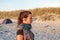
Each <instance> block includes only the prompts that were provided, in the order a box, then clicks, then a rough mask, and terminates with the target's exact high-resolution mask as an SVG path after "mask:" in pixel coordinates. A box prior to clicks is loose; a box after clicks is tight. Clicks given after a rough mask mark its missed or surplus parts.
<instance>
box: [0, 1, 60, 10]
mask: <svg viewBox="0 0 60 40" xmlns="http://www.w3.org/2000/svg"><path fill="white" fill-rule="evenodd" d="M37 7H60V0H0V10H13V9H14V10H17V9H29V8H37Z"/></svg>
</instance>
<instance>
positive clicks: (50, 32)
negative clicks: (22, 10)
mask: <svg viewBox="0 0 60 40" xmlns="http://www.w3.org/2000/svg"><path fill="white" fill-rule="evenodd" d="M13 21H14V20H13ZM0 22H2V20H0ZM16 25H17V24H16V20H15V22H14V23H11V24H0V40H16V31H17V26H16ZM31 31H32V32H33V33H34V35H35V38H34V39H35V40H60V21H38V20H35V21H33V22H32V29H31Z"/></svg>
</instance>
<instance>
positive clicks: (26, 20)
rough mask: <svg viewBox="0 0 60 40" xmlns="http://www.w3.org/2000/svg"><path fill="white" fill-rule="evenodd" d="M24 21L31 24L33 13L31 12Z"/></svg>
mask: <svg viewBox="0 0 60 40" xmlns="http://www.w3.org/2000/svg"><path fill="white" fill-rule="evenodd" d="M23 21H24V22H25V23H27V24H31V23H32V14H29V15H28V17H27V18H25V19H24V20H23Z"/></svg>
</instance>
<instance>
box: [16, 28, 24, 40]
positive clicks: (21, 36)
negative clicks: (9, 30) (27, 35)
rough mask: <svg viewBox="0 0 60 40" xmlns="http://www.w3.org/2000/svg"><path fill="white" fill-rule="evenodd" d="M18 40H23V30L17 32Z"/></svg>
mask: <svg viewBox="0 0 60 40" xmlns="http://www.w3.org/2000/svg"><path fill="white" fill-rule="evenodd" d="M16 37H17V40H23V37H24V36H23V30H22V29H21V30H18V31H17V36H16Z"/></svg>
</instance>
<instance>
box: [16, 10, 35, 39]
mask: <svg viewBox="0 0 60 40" xmlns="http://www.w3.org/2000/svg"><path fill="white" fill-rule="evenodd" d="M31 22H32V13H31V12H30V11H22V12H20V14H19V17H18V30H17V33H16V34H17V40H34V34H33V33H32V32H31V27H32V26H31Z"/></svg>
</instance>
